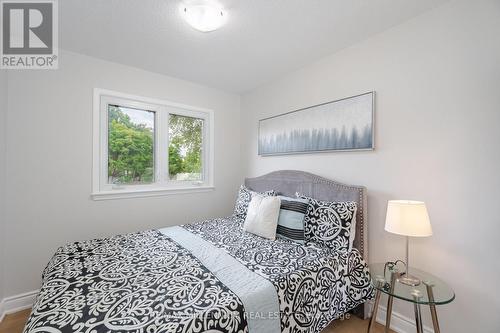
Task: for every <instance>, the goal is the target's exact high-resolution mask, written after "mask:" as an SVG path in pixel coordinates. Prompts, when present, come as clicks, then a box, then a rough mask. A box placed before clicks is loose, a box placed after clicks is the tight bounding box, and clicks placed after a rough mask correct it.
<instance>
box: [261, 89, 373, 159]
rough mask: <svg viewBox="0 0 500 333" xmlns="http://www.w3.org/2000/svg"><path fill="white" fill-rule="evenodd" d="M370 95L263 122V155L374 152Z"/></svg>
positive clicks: (371, 94) (371, 95) (317, 106)
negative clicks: (334, 151) (349, 151)
mask: <svg viewBox="0 0 500 333" xmlns="http://www.w3.org/2000/svg"><path fill="white" fill-rule="evenodd" d="M374 97H375V93H374V92H370V93H366V94H362V95H358V96H353V97H348V98H345V99H341V100H338V101H334V102H329V103H325V104H320V105H316V106H311V107H308V108H305V109H301V110H297V111H293V112H289V113H285V114H282V115H278V116H274V117H270V118H266V119H262V120H260V121H259V155H275V154H291V153H306V152H315V151H328V150H356V149H373V112H374V110H373V105H374V103H373V101H374Z"/></svg>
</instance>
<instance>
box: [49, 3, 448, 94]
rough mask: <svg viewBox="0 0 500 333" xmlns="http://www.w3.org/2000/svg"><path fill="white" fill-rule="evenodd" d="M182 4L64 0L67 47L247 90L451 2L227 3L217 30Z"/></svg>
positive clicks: (63, 31) (62, 26)
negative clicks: (191, 18) (185, 15)
mask: <svg viewBox="0 0 500 333" xmlns="http://www.w3.org/2000/svg"><path fill="white" fill-rule="evenodd" d="M182 1H193V0H63V1H59V17H60V21H59V22H60V27H59V33H60V38H61V40H60V45H61V48H64V49H67V50H70V51H74V52H78V53H82V54H86V55H89V56H94V57H97V58H102V59H105V60H109V61H114V62H118V63H122V64H126V65H130V66H134V67H139V68H143V69H146V70H149V71H153V72H158V73H162V74H166V75H170V76H174V77H178V78H182V79H186V80H190V81H194V82H198V83H201V84H205V85H208V86H212V87H216V88H221V89H224V90H227V91H231V92H236V93H241V92H245V91H248V90H251V89H253V88H255V87H257V86H259V85H261V84H263V83H266V82H268V81H271V80H273V79H276V78H278V77H279V76H281V75H283V74H286V73H287V72H290V71H292V70H295V69H298V68H300V67H302V66H304V65H306V64H308V63H310V62H312V61H315V60H317V59H320V58H322V57H324V56H326V55H328V54H331V53H333V52H336V51H338V50H340V49H342V48H345V47H346V46H349V45H352V44H354V43H356V42H358V41H360V40H363V39H366V38H368V37H370V36H372V35H375V34H377V33H379V32H382V31H384V30H386V29H388V28H390V27H392V26H394V25H397V24H399V23H401V22H403V21H406V20H408V19H410V18H412V17H414V16H417V15H419V14H420V13H422V12H424V11H427V10H429V9H431V8H433V7H436V6H438V5H439V4H441V3H443V2H445V1H447V0H220V3H221V4H222V5H223V6H224V7H225V8H226V9H227V11H228V17H229V19H228V22H227V24H226V25H225V26H223V27H222V28H221V29H220V30H217V31H214V32H210V33H202V32H198V31H196V30H194V29H192V28H191V27H190V26H188V25H187V23H185V22H184V20H183V19H182V17H181V16H180V15H179V6H180V4H181V2H182ZM197 1H199V0H197Z"/></svg>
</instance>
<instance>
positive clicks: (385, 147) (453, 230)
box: [241, 0, 500, 332]
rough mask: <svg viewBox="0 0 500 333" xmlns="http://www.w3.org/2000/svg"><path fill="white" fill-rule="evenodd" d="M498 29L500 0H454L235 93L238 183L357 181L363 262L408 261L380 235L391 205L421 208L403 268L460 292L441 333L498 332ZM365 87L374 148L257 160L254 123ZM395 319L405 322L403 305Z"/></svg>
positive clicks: (394, 240)
mask: <svg viewBox="0 0 500 333" xmlns="http://www.w3.org/2000/svg"><path fill="white" fill-rule="evenodd" d="M499 31H500V2H499V1H479V2H475V1H465V0H463V1H462V0H461V1H451V2H448V3H446V4H445V5H443V6H441V7H439V8H437V9H435V10H433V11H431V12H427V13H425V14H423V15H421V16H419V17H417V18H414V19H412V20H410V21H408V22H406V23H404V24H402V25H400V26H397V27H394V28H392V29H390V30H388V31H386V32H384V33H382V34H379V35H377V36H375V37H373V38H371V39H369V40H366V41H364V42H361V43H358V44H357V45H355V46H352V47H350V48H347V49H345V50H343V51H341V52H338V53H337V54H334V55H331V56H329V57H327V58H324V59H322V60H321V61H319V62H317V63H314V64H311V65H309V66H307V67H305V68H303V69H301V70H299V71H297V72H294V73H291V74H290V75H288V76H286V77H283V78H281V79H279V80H277V81H275V82H272V83H270V84H268V85H266V86H263V87H260V88H258V89H256V90H254V91H252V92H249V93H247V94H245V95H244V96H242V117H241V128H242V157H243V164H242V165H243V170H244V175H245V176H257V175H261V174H264V173H267V172H270V171H273V170H278V169H298V170H304V171H309V172H313V173H315V174H318V175H321V176H324V177H327V178H332V179H336V180H339V181H342V182H345V183H349V184H361V185H365V186H366V187H367V188H368V193H369V194H368V199H369V204H368V207H369V260H370V262H384V261H386V260H388V259H394V258H403V257H404V238H403V237H399V236H396V235H392V234H389V233H387V232H385V231H384V221H385V209H386V204H387V200H388V199H396V198H408V199H418V200H423V201H425V202H426V203H427V205H428V209H429V213H430V217H431V222H432V226H433V231H434V235H433V236H432V237H430V238H422V239H412V242H411V260H412V261H413V265H415V266H417V267H421V268H422V269H425V270H428V271H431V272H434V273H435V274H436V275H438V276H440V277H442V278H443V279H444V280H446V281H448V282H449V283H450V285H451V286H452V287H453V288H454V290H455V291H456V295H457V298H456V300H455V301H454V302H453V303H451V304H450V305H446V306H442V307H439V308H438V312H439V316H440V320H441V328H442V331H443V332H474V331H477V328H478V327H480V331H481V332H498V331H500V320H499V319H498V315H497V313H496V312H497V310H498V309H499V308H500V300H499V298H498V293H499V292H500V289H499V286H498V284H497V283H496V281H497V280H498V276H500V262H499V261H498V258H496V256H497V254H498V253H499V250H500V249H499V245H498V244H499V242H498V235H499V231H500V220H499V217H498V213H497V209H496V207H498V201H499V200H500V193H499V189H500V177H499V175H498V171H499V167H500V149H499V147H498V144H499V143H500V130H499V124H500V94H499V90H498V89H499V87H500V61H499V59H500V40H499V38H498V32H499ZM371 90H375V91H376V94H377V96H376V149H375V151H372V152H343V153H342V152H338V153H322V154H306V155H292V156H276V157H259V156H257V121H258V119H261V118H264V117H268V116H272V115H277V114H280V113H283V112H287V111H291V110H295V109H298V108H302V107H307V106H310V105H314V104H318V103H322V102H326V101H331V100H335V99H339V98H343V97H347V96H352V95H355V94H359V93H364V92H367V91H371ZM395 311H396V312H399V313H400V314H402V315H404V316H407V317H408V318H411V319H410V321H412V320H413V312H412V311H413V308H412V307H411V306H410V305H409V304H407V303H400V302H398V303H397V304H396V307H395ZM423 312H424V314H425V316H426V318H425V319H426V324H427V325H429V324H430V321H429V316H428V309H427V308H425V309H424V310H423ZM393 322H394V321H393Z"/></svg>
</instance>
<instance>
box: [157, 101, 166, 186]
mask: <svg viewBox="0 0 500 333" xmlns="http://www.w3.org/2000/svg"><path fill="white" fill-rule="evenodd" d="M158 134H159V135H158V137H159V139H158V148H157V158H158V172H157V174H158V182H159V183H160V184H161V185H163V186H165V185H167V184H168V112H167V110H166V108H164V107H162V108H161V109H160V111H159V112H158Z"/></svg>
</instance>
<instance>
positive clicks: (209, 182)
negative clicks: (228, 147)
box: [91, 88, 214, 200]
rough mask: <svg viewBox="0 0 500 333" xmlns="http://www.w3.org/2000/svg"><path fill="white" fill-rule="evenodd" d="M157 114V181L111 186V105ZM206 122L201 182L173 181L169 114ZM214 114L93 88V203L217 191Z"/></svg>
mask: <svg viewBox="0 0 500 333" xmlns="http://www.w3.org/2000/svg"><path fill="white" fill-rule="evenodd" d="M109 104H112V105H119V106H123V107H129V108H134V109H140V110H147V111H153V112H155V133H154V135H155V140H154V142H155V147H154V169H155V174H154V182H153V183H152V184H144V185H125V184H124V185H121V184H118V185H116V184H109V183H108V105H109ZM170 114H176V115H180V116H187V117H195V118H201V119H203V145H202V154H203V156H202V170H203V171H202V177H203V178H202V180H201V181H172V180H170V177H169V172H168V170H169V169H168V153H166V152H168V142H169V138H168V129H169V115H170ZM213 126H214V112H213V111H212V110H209V109H205V108H200V107H194V106H190V105H184V104H179V103H173V102H170V101H165V100H159V99H153V98H147V97H140V96H135V95H130V94H125V93H120V92H116V91H111V90H105V89H98V88H96V89H94V107H93V167H92V194H91V197H92V199H94V200H108V199H125V198H137V197H151V196H162V195H171V194H180V193H189V192H206V191H211V190H213V189H214V130H213Z"/></svg>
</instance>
